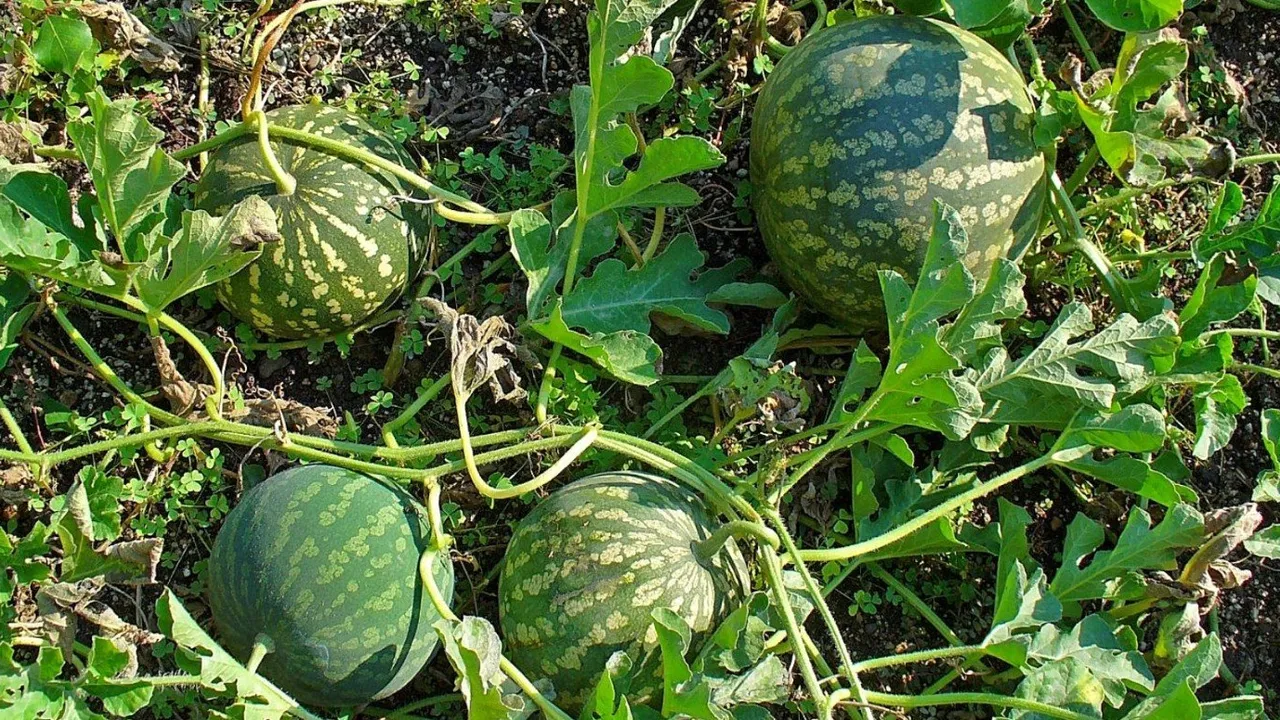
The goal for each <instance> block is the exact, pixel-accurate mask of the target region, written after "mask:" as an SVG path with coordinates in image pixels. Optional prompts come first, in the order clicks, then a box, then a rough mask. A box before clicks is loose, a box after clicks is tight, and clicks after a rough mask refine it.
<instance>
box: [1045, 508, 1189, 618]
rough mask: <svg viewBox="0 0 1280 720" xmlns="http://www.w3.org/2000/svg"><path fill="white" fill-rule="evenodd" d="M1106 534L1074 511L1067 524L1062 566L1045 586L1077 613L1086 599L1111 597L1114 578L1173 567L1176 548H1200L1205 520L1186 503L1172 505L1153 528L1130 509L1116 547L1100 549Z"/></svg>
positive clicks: (1141, 514)
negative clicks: (1080, 604) (1074, 513)
mask: <svg viewBox="0 0 1280 720" xmlns="http://www.w3.org/2000/svg"><path fill="white" fill-rule="evenodd" d="M1104 539H1105V535H1104V533H1103V529H1102V526H1101V525H1099V524H1098V523H1096V522H1094V521H1093V520H1091V519H1090V518H1089V517H1087V516H1086V515H1084V514H1079V515H1076V518H1075V520H1073V521H1072V522H1071V524H1070V525H1068V526H1067V538H1066V541H1065V543H1064V546H1063V551H1062V567H1060V568H1059V569H1058V571H1057V573H1055V574H1054V576H1053V581H1052V582H1051V583H1050V584H1049V590H1050V591H1051V592H1052V593H1053V594H1054V595H1055V596H1056V597H1057V598H1059V599H1060V600H1061V601H1062V602H1063V604H1064V606H1066V607H1067V609H1068V611H1069V612H1068V614H1071V612H1070V611H1072V610H1074V612H1075V613H1078V612H1079V603H1080V602H1082V601H1085V600H1094V599H1099V598H1112V599H1115V598H1114V597H1113V593H1112V590H1113V589H1114V588H1113V582H1114V581H1116V580H1121V579H1123V578H1125V577H1126V576H1128V575H1129V574H1130V573H1133V572H1136V571H1139V570H1171V569H1173V568H1174V567H1176V557H1177V554H1178V552H1179V551H1181V550H1184V549H1187V548H1193V547H1199V545H1200V543H1201V541H1202V540H1203V539H1204V519H1203V517H1202V516H1201V515H1200V513H1199V511H1197V510H1196V509H1195V508H1193V507H1191V506H1190V505H1185V504H1183V505H1176V506H1174V507H1173V508H1172V509H1171V510H1170V511H1169V512H1168V514H1166V515H1165V518H1164V520H1163V521H1161V522H1160V524H1159V525H1156V526H1155V527H1152V526H1151V516H1150V515H1148V514H1147V512H1146V511H1145V510H1142V509H1141V508H1134V509H1133V511H1132V512H1130V514H1129V521H1128V522H1127V523H1126V524H1125V527H1124V530H1123V531H1122V532H1121V533H1120V537H1119V538H1117V539H1116V543H1115V547H1114V548H1112V549H1110V550H1099V549H1098V548H1100V547H1101V546H1102V542H1103V540H1104ZM1090 556H1091V557H1090ZM1086 558H1089V559H1087V560H1086Z"/></svg>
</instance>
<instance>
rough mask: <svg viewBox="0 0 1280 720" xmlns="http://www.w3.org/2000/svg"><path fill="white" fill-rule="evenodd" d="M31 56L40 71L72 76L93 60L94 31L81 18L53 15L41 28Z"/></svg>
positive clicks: (32, 47)
mask: <svg viewBox="0 0 1280 720" xmlns="http://www.w3.org/2000/svg"><path fill="white" fill-rule="evenodd" d="M31 53H32V55H34V56H35V59H36V62H38V63H40V67H42V68H45V69H46V70H52V71H54V72H60V73H64V74H66V75H70V74H71V73H73V72H75V70H76V68H78V67H80V64H81V63H83V62H85V61H86V60H92V59H93V53H94V48H93V31H92V30H90V29H89V24H88V23H86V22H85V21H84V20H81V19H80V18H71V17H63V16H61V15H53V16H51V17H49V18H48V19H47V20H45V21H44V22H43V23H42V24H41V25H40V31H39V33H38V35H37V36H36V41H35V43H33V44H32V46H31Z"/></svg>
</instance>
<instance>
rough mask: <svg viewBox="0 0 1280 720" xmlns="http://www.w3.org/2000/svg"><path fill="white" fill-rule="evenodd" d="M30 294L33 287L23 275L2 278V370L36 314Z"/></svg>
mask: <svg viewBox="0 0 1280 720" xmlns="http://www.w3.org/2000/svg"><path fill="white" fill-rule="evenodd" d="M30 294H31V287H30V285H29V284H28V282H27V279H26V278H25V277H23V276H22V275H19V274H18V273H9V274H7V275H5V276H4V277H3V278H0V370H3V369H4V366H5V364H7V363H8V362H9V356H11V355H12V354H13V351H14V350H16V349H17V348H18V336H19V335H21V334H22V328H23V327H25V326H26V324H27V321H28V320H30V319H31V316H32V315H34V314H35V311H36V305H35V303H28V302H27V297H28V296H29V295H30Z"/></svg>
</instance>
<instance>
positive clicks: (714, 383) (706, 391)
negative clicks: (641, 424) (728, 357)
mask: <svg viewBox="0 0 1280 720" xmlns="http://www.w3.org/2000/svg"><path fill="white" fill-rule="evenodd" d="M728 379H729V371H728V370H722V371H721V372H720V374H719V375H716V376H714V377H712V378H711V379H710V380H708V381H706V382H705V383H703V385H702V387H700V388H698V389H697V390H695V391H694V392H693V394H691V395H690V396H689V397H687V398H685V399H684V400H682V401H680V404H679V405H676V406H675V407H673V408H671V409H670V410H668V411H667V413H666V414H665V415H663V416H662V417H660V418H658V419H657V420H655V421H654V423H653V424H652V425H650V426H649V429H648V430H645V431H644V435H641V437H643V438H646V439H648V438H651V437H653V435H654V434H655V433H657V432H658V431H659V430H661V429H662V428H664V427H666V425H667V423H669V422H671V421H672V420H674V419H676V418H678V417H680V416H681V415H683V414H684V411H685V410H688V409H689V407H690V406H692V405H693V404H694V403H696V402H698V401H699V400H701V399H702V398H704V397H707V396H709V395H711V394H713V393H714V392H715V391H716V388H718V387H720V385H722V384H723V383H725V382H726V381H727V380H728Z"/></svg>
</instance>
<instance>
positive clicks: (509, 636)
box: [498, 472, 749, 710]
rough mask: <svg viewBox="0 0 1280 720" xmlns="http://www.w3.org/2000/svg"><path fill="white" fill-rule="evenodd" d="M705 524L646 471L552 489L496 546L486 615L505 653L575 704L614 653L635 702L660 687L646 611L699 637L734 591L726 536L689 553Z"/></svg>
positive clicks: (742, 574) (700, 509)
mask: <svg viewBox="0 0 1280 720" xmlns="http://www.w3.org/2000/svg"><path fill="white" fill-rule="evenodd" d="M714 529H715V524H714V523H713V522H712V520H711V518H710V517H709V514H708V512H707V510H706V508H705V507H704V506H703V504H702V503H701V501H699V499H698V498H697V496H696V495H694V494H693V493H692V492H690V491H689V490H688V489H686V488H685V487H683V486H681V485H678V484H676V483H674V482H672V481H670V480H667V479H664V478H660V477H655V476H653V475H646V474H642V473H635V472H613V473H605V474H601V475H593V476H591V477H587V478H583V479H581V480H578V481H576V482H573V483H570V484H569V485H566V486H565V487H563V488H561V489H560V490H558V491H556V492H555V493H553V494H552V495H551V496H550V497H548V498H547V499H546V500H545V501H543V502H542V503H541V504H540V505H538V507H536V508H534V510H533V512H531V513H529V515H527V516H526V517H525V518H524V519H523V520H521V521H520V523H519V525H518V526H517V527H516V530H515V533H514V534H513V535H512V537H511V543H510V545H508V546H507V554H506V561H505V562H506V564H505V565H504V566H503V569H502V575H501V578H500V580H499V587H498V615H499V620H500V624H501V626H502V632H503V641H504V643H505V646H506V647H507V649H508V651H509V654H510V658H511V660H512V661H513V662H514V663H515V664H516V666H517V667H519V668H520V669H521V670H523V671H524V672H526V673H528V674H529V675H530V677H532V678H535V679H539V678H541V679H546V680H550V681H551V683H552V685H553V686H554V687H555V690H556V702H557V704H560V705H561V706H562V707H565V708H567V709H570V710H576V709H577V708H578V707H580V706H581V705H582V704H583V702H584V701H585V700H586V697H587V695H588V693H589V692H590V691H591V690H593V689H594V683H595V681H596V679H597V678H598V677H599V676H600V673H601V672H602V671H603V669H604V666H605V662H606V661H607V660H608V659H609V657H610V656H611V655H612V654H613V653H614V652H616V651H619V650H622V651H626V652H627V653H628V655H630V656H631V659H632V661H633V662H634V663H635V665H636V669H635V670H634V671H633V672H634V673H635V675H634V678H635V679H634V681H633V683H632V688H633V689H634V690H635V692H634V693H633V699H635V700H636V701H638V702H645V701H646V700H647V699H648V698H650V697H651V696H653V695H654V694H655V693H656V692H657V690H658V688H659V687H660V681H659V674H658V672H657V660H658V653H657V651H656V642H657V635H656V632H655V631H654V630H653V621H652V612H653V610H654V609H656V608H659V607H666V608H670V609H671V610H672V611H674V612H676V613H678V614H679V615H680V616H682V617H683V618H684V619H685V620H686V621H688V623H689V625H690V626H691V627H692V628H693V630H694V631H695V632H698V633H702V632H706V631H709V630H712V629H714V628H715V626H716V625H718V624H719V623H720V621H721V620H723V619H724V617H725V616H726V615H727V614H728V613H729V612H730V611H731V610H732V609H733V608H735V607H737V606H738V605H740V604H741V602H742V600H743V599H744V598H745V596H746V592H747V590H748V585H749V582H748V576H747V570H746V566H745V564H744V562H743V559H742V555H741V554H740V553H739V551H738V548H737V546H736V545H735V544H734V543H733V541H730V542H729V543H727V544H726V545H725V546H724V547H723V548H722V549H721V550H720V551H719V552H718V553H716V554H715V555H713V556H711V558H710V559H707V560H701V559H699V558H698V557H697V556H696V555H695V554H694V544H695V543H697V542H698V541H699V540H703V539H705V538H707V537H708V536H709V535H710V534H711V532H712V531H713V530H714Z"/></svg>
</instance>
